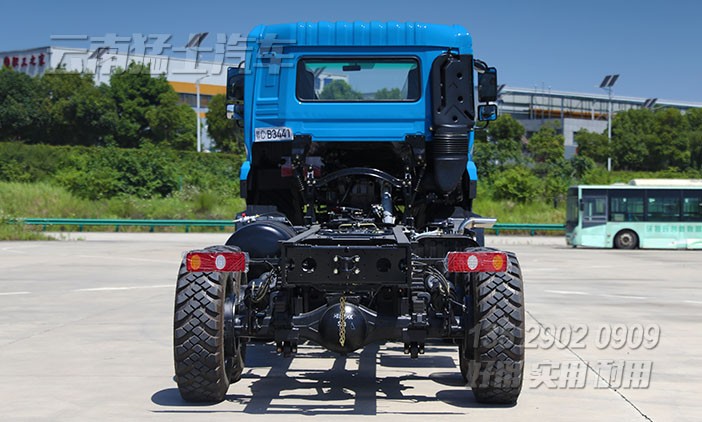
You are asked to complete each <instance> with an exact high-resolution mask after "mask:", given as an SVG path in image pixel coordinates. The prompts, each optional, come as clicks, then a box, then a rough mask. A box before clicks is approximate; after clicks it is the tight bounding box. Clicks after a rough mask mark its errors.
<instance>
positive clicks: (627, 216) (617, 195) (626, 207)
mask: <svg viewBox="0 0 702 422" xmlns="http://www.w3.org/2000/svg"><path fill="white" fill-rule="evenodd" d="M643 219H644V194H643V191H641V190H639V191H636V190H629V189H626V190H625V189H612V190H611V191H609V221H614V222H621V221H643Z"/></svg>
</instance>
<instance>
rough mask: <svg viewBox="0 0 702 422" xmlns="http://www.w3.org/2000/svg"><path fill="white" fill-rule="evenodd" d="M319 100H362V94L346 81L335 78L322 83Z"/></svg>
mask: <svg viewBox="0 0 702 422" xmlns="http://www.w3.org/2000/svg"><path fill="white" fill-rule="evenodd" d="M319 99H320V100H362V99H363V94H361V93H360V92H358V91H354V89H353V88H351V85H349V84H348V83H347V82H346V81H344V80H342V79H336V80H333V81H331V82H329V83H328V84H326V85H324V89H323V90H322V92H321V93H320V94H319Z"/></svg>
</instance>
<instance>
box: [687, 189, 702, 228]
mask: <svg viewBox="0 0 702 422" xmlns="http://www.w3.org/2000/svg"><path fill="white" fill-rule="evenodd" d="M682 219H683V221H702V191H685V192H683V211H682Z"/></svg>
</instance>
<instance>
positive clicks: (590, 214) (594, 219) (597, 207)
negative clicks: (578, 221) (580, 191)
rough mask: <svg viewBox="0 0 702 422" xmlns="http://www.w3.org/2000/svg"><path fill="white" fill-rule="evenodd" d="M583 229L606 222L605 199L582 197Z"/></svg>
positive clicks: (603, 197) (601, 197) (600, 197)
mask: <svg viewBox="0 0 702 422" xmlns="http://www.w3.org/2000/svg"><path fill="white" fill-rule="evenodd" d="M583 207H584V209H583V227H586V226H595V225H601V224H605V223H606V222H607V197H606V196H583Z"/></svg>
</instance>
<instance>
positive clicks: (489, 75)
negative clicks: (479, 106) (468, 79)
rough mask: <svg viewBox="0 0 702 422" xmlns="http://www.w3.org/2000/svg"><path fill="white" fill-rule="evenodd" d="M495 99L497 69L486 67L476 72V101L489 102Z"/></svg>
mask: <svg viewBox="0 0 702 422" xmlns="http://www.w3.org/2000/svg"><path fill="white" fill-rule="evenodd" d="M493 101H497V69H495V68H494V67H488V68H487V69H485V71H484V72H482V73H478V102H480V103H490V102H493Z"/></svg>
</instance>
